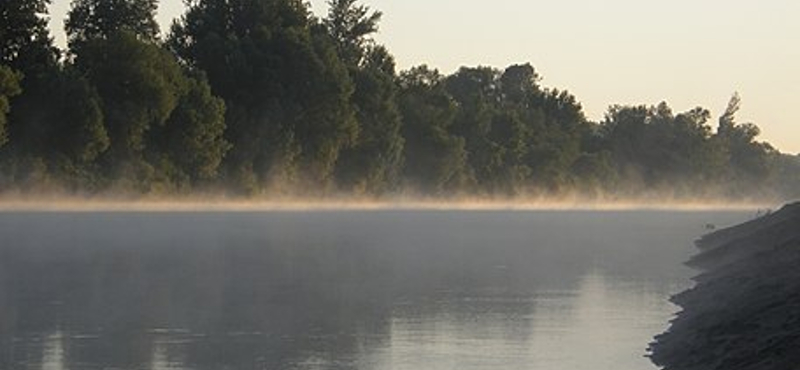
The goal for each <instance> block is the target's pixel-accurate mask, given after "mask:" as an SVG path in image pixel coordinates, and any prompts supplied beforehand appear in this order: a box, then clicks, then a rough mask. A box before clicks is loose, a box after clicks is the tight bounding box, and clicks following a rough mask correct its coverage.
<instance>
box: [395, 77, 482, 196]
mask: <svg viewBox="0 0 800 370" xmlns="http://www.w3.org/2000/svg"><path fill="white" fill-rule="evenodd" d="M399 85H400V95H399V97H398V101H399V106H400V112H401V113H402V116H403V129H402V132H403V137H404V138H405V140H406V146H405V155H406V157H405V171H404V176H405V177H406V179H407V181H408V182H409V185H410V186H411V187H412V188H414V189H416V190H419V191H423V192H426V193H429V194H436V195H443V194H447V193H448V191H449V190H454V189H459V188H461V187H463V186H464V185H466V184H467V182H468V173H467V163H466V159H467V152H466V148H465V143H464V139H463V138H461V137H458V136H456V135H454V134H452V133H451V132H450V129H451V126H452V125H453V121H454V119H455V116H456V114H457V106H456V103H455V101H454V100H453V98H452V96H450V94H448V93H447V91H446V90H445V87H444V77H443V76H442V75H440V74H439V72H438V71H436V70H431V69H429V68H428V67H426V66H420V67H415V68H412V69H411V70H409V71H406V72H403V73H401V74H400V77H399Z"/></svg>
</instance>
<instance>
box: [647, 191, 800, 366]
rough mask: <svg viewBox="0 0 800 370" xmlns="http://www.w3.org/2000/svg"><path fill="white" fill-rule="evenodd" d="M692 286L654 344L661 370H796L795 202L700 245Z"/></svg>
mask: <svg viewBox="0 0 800 370" xmlns="http://www.w3.org/2000/svg"><path fill="white" fill-rule="evenodd" d="M697 246H698V248H699V249H700V253H699V254H698V255H697V256H695V257H694V258H692V259H691V260H690V261H689V262H688V264H689V266H691V267H693V268H695V269H698V270H699V271H701V273H700V275H698V276H697V277H696V278H695V282H696V284H695V287H694V288H691V289H689V290H687V291H685V292H682V293H680V294H678V295H676V296H675V297H673V299H672V300H673V302H674V303H675V304H677V305H678V306H680V307H681V308H682V311H681V312H680V313H679V314H678V315H677V317H676V319H675V320H674V321H673V322H672V325H671V327H670V328H669V330H668V331H667V332H666V333H664V334H661V335H659V336H657V337H656V338H655V342H654V343H652V344H651V347H650V352H651V355H650V357H651V359H652V361H653V362H654V363H655V364H656V365H659V366H662V367H663V368H664V369H665V370H701V369H702V370H716V369H719V370H744V369H759V370H765V369H767V370H771V369H776V370H778V369H780V370H797V369H800V203H794V204H790V205H787V206H785V207H783V208H782V209H781V210H780V211H777V212H774V213H771V214H768V215H765V216H763V217H760V218H757V219H755V220H752V221H749V222H746V223H744V224H741V225H738V226H734V227H731V228H728V229H723V230H719V231H716V232H714V233H711V234H708V235H706V236H704V237H703V238H701V239H700V240H698V241H697Z"/></svg>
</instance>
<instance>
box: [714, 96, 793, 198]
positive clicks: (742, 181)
mask: <svg viewBox="0 0 800 370" xmlns="http://www.w3.org/2000/svg"><path fill="white" fill-rule="evenodd" d="M740 107H741V97H739V94H734V95H733V96H732V97H731V99H730V101H729V102H728V106H727V108H726V109H725V112H724V113H723V114H722V115H721V116H720V118H719V126H718V127H717V133H716V134H715V135H714V137H713V138H712V139H713V140H714V141H715V144H716V145H717V148H718V150H720V151H721V156H722V158H723V159H722V160H723V162H724V163H725V164H726V165H727V168H728V171H727V178H726V180H727V181H728V182H729V183H730V184H732V186H730V187H729V188H731V190H730V192H732V193H733V194H734V195H740V194H742V193H751V192H754V191H755V190H756V189H758V188H760V187H762V186H764V185H765V184H767V183H768V182H769V181H771V180H772V176H771V175H772V174H773V172H774V171H773V170H774V169H773V166H774V163H775V160H776V157H777V151H776V150H775V149H774V148H773V147H772V146H770V145H769V144H767V143H762V142H758V141H756V138H757V137H758V135H759V134H760V133H761V130H760V129H759V128H758V126H756V125H754V124H752V123H744V124H738V123H736V113H737V112H738V111H739V108H740Z"/></svg>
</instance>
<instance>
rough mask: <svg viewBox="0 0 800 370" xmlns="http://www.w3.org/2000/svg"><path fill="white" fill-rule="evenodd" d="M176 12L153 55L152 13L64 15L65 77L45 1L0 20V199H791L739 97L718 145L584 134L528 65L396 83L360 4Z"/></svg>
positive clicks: (661, 133)
mask: <svg viewBox="0 0 800 370" xmlns="http://www.w3.org/2000/svg"><path fill="white" fill-rule="evenodd" d="M186 3H187V5H188V9H187V12H186V14H185V15H184V16H183V17H182V18H181V19H180V20H179V21H178V22H176V23H175V24H174V25H173V27H172V29H171V32H170V34H169V35H168V37H167V39H166V40H165V42H164V43H163V44H162V43H161V42H160V41H159V39H158V37H159V30H158V25H157V24H156V21H155V11H156V9H157V1H156V0H74V1H73V2H72V10H71V11H70V13H69V16H68V20H67V22H66V29H67V34H68V40H69V46H70V49H69V50H68V53H67V55H68V58H67V59H66V60H62V59H61V57H60V51H58V50H57V48H55V47H54V45H53V41H52V38H51V37H50V35H49V33H48V29H47V21H46V19H45V18H44V14H45V12H46V10H47V9H46V8H47V5H48V4H49V1H48V0H5V1H3V2H0V146H2V149H1V150H0V188H2V189H9V188H11V187H17V188H19V189H24V190H25V191H46V190H52V189H61V190H68V191H74V192H81V191H87V192H102V191H119V190H122V191H128V192H132V193H134V194H139V193H167V194H170V193H179V192H189V191H192V190H193V189H197V188H201V187H202V188H211V189H213V188H221V187H223V186H224V187H226V188H229V189H235V190H237V191H239V192H241V193H246V194H258V193H264V192H273V191H277V192H287V193H295V194H303V195H305V194H308V193H314V194H317V195H324V194H329V193H330V192H332V191H334V190H341V191H344V192H347V193H351V194H357V195H383V194H391V193H392V192H404V191H412V192H414V191H418V192H420V193H421V194H423V195H424V194H430V195H436V196H447V195H457V194H470V195H472V194H475V195H484V196H514V195H529V194H533V195H537V194H540V195H552V194H562V193H569V192H577V193H579V194H586V195H588V196H598V197H601V196H609V195H610V196H614V195H638V194H653V193H655V194H664V193H670V194H671V195H674V196H679V197H681V196H683V197H694V196H717V197H735V198H742V197H745V196H751V197H759V196H762V197H763V196H772V195H778V196H797V195H798V192H797V190H796V189H798V188H800V177H798V176H800V175H798V173H799V172H798V171H800V161H798V159H797V157H796V156H789V155H784V154H781V153H779V152H777V151H776V150H775V149H774V148H772V147H771V146H770V145H769V144H767V143H764V142H760V141H758V135H759V133H760V131H759V128H758V127H757V126H756V125H754V124H750V123H738V122H737V121H736V114H737V112H738V110H739V107H740V106H741V98H740V97H739V96H738V95H734V96H733V97H732V98H731V100H730V102H729V104H728V106H727V108H726V110H725V112H724V113H723V114H722V115H721V116H720V117H719V123H718V127H717V128H716V130H713V128H712V127H711V126H710V125H709V121H710V119H711V113H710V112H709V111H708V110H706V109H703V108H695V109H692V110H689V111H686V112H681V113H675V112H673V111H672V109H671V108H670V107H669V106H668V105H667V104H666V103H660V104H658V105H655V106H646V105H640V106H612V107H610V108H609V110H608V112H607V114H606V116H605V118H604V119H603V120H602V121H601V122H590V121H588V120H587V119H586V117H585V116H584V113H583V110H582V108H581V105H580V103H579V102H578V100H577V99H576V98H575V96H573V95H571V94H570V93H568V92H566V91H562V90H558V89H552V88H544V87H542V86H540V81H541V77H540V76H539V75H538V73H537V71H536V70H535V69H534V68H533V66H531V65H530V64H519V65H512V66H509V67H507V68H505V69H502V70H501V69H496V68H491V67H463V68H461V69H459V70H458V71H456V72H455V73H453V74H451V75H447V76H446V75H442V74H440V73H439V72H438V71H436V70H433V69H431V68H428V67H426V66H424V65H423V66H420V67H414V68H411V69H410V70H407V71H403V72H400V73H399V75H398V73H397V72H396V70H395V69H396V66H395V61H394V58H393V56H392V55H391V53H390V51H389V50H388V49H387V48H386V47H384V46H381V45H379V44H377V43H376V42H375V41H374V40H373V38H372V37H373V35H374V34H375V33H376V32H377V30H378V28H379V22H380V19H381V16H382V14H381V13H380V12H378V11H372V10H371V9H370V8H369V7H367V6H364V5H359V4H358V1H357V0H330V1H329V6H330V11H329V13H328V14H327V16H326V17H325V18H324V19H317V18H315V17H313V16H312V15H311V12H310V10H309V4H308V3H306V2H303V1H301V0H188V1H187V2H186ZM4 144H5V145H4Z"/></svg>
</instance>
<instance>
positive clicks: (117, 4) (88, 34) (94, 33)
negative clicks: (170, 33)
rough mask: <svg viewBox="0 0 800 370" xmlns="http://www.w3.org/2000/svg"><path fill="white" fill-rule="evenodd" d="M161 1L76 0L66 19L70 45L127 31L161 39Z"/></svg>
mask: <svg viewBox="0 0 800 370" xmlns="http://www.w3.org/2000/svg"><path fill="white" fill-rule="evenodd" d="M156 10H158V0H73V1H72V8H71V10H70V12H69V16H68V18H67V20H66V22H65V28H66V31H67V39H68V41H69V45H70V48H71V49H72V50H73V51H75V50H76V49H78V48H80V46H81V45H82V44H84V43H86V42H88V41H90V40H93V39H108V38H110V37H112V36H113V35H114V34H116V33H118V32H127V33H129V34H131V35H134V36H135V37H136V38H138V39H140V40H143V41H155V40H156V39H157V38H158V32H159V30H158V23H157V22H156V19H155V15H156Z"/></svg>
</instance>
